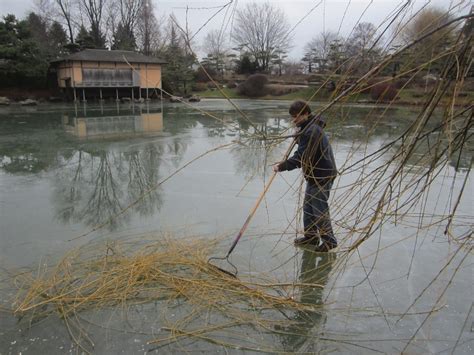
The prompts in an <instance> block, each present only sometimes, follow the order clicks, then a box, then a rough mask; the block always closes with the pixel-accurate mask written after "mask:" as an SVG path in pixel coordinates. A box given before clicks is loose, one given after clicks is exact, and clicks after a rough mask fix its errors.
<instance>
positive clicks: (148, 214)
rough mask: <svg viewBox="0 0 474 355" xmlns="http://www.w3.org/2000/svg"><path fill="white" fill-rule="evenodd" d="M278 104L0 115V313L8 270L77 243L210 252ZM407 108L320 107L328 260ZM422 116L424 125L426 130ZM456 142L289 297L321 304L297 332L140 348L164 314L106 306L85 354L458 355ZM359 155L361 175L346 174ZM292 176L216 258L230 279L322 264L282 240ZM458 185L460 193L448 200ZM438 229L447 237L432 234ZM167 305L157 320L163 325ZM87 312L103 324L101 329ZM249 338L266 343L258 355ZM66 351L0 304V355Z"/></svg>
mask: <svg viewBox="0 0 474 355" xmlns="http://www.w3.org/2000/svg"><path fill="white" fill-rule="evenodd" d="M289 104H290V102H283V101H245V100H238V101H236V105H238V106H239V108H240V109H241V110H242V111H243V115H242V114H241V113H239V112H237V111H236V110H235V108H234V107H233V106H232V105H231V104H229V103H228V102H226V101H224V100H203V101H201V102H200V103H197V104H193V107H188V106H184V105H182V104H169V103H165V104H164V105H163V106H161V105H160V103H156V102H153V103H150V104H146V105H140V106H137V105H135V106H131V105H129V104H117V105H116V104H115V103H114V104H104V105H99V104H89V103H88V104H82V103H81V104H78V105H76V106H74V105H72V104H63V105H41V106H38V107H35V108H20V107H14V106H11V107H6V108H0V247H1V248H0V267H1V268H2V270H3V272H2V274H1V275H2V280H3V282H2V290H1V296H2V305H3V307H4V308H5V309H7V308H8V307H11V302H12V297H13V291H12V287H11V283H10V281H9V277H8V274H11V273H15V270H19V269H20V268H23V267H32V268H36V267H37V265H41V264H44V263H53V262H54V261H55V260H57V259H58V258H59V257H61V256H62V255H63V254H64V253H65V252H67V251H68V250H70V249H71V248H74V247H77V246H81V245H87V244H88V243H91V242H98V241H102V240H103V241H106V240H107V241H108V240H110V241H112V240H120V239H121V238H128V237H130V236H139V235H159V234H163V233H167V234H170V235H173V236H174V237H175V238H187V237H193V236H199V237H202V238H215V237H220V238H223V241H222V245H221V246H220V247H219V248H218V250H216V253H220V254H225V252H226V249H227V248H228V247H229V245H230V243H231V242H232V239H233V238H234V236H235V234H236V233H237V231H238V230H239V229H240V227H241V226H242V224H243V223H244V221H245V219H246V217H247V215H248V213H249V212H250V210H251V209H252V207H253V205H254V203H255V201H256V199H257V197H258V196H259V195H260V193H261V192H262V190H263V189H264V186H265V182H266V181H268V179H269V177H270V175H271V164H273V163H275V162H277V161H279V160H280V159H281V157H282V156H283V154H284V152H285V150H286V147H287V146H288V143H289V142H288V140H287V141H286V142H283V143H281V144H278V145H277V144H275V140H273V139H268V140H265V141H264V140H261V139H258V134H259V133H263V134H265V135H266V136H267V137H274V136H276V135H278V134H281V133H283V132H284V131H285V130H286V129H287V128H288V127H289V124H288V114H287V109H288V106H289ZM317 107H318V106H317V105H316V104H315V105H314V107H313V109H316V108H317ZM417 114H418V111H417V109H415V108H383V107H372V106H367V107H350V106H338V107H335V108H333V109H331V110H330V112H328V113H327V114H326V117H327V118H328V126H327V132H328V134H329V135H330V139H331V142H332V145H333V148H334V151H335V154H336V160H337V162H338V166H339V167H340V170H341V171H342V172H343V174H342V176H340V177H339V178H338V179H337V180H336V183H335V186H334V189H333V193H332V196H331V213H332V217H333V220H334V223H335V225H334V227H335V232H336V235H337V237H338V239H339V240H340V241H341V247H340V250H338V253H337V255H338V256H339V254H341V255H342V254H344V252H345V251H347V249H348V248H349V247H350V246H351V245H352V243H354V241H355V240H356V238H357V237H358V236H359V235H361V234H362V233H363V232H364V231H366V230H362V229H363V228H365V227H366V226H367V220H368V219H370V217H371V214H372V215H373V214H376V213H377V212H376V211H377V202H378V201H379V200H378V198H379V195H380V194H382V192H381V191H382V190H380V191H379V190H377V192H376V193H374V194H373V195H370V194H367V192H366V191H365V190H364V189H366V188H368V186H372V185H370V184H372V183H373V182H372V181H371V180H370V177H371V174H375V173H373V171H372V170H371V169H373V168H375V167H377V166H379V165H380V164H381V163H380V162H385V161H389V160H390V159H392V156H393V153H394V152H395V151H396V149H397V144H394V145H393V146H392V147H391V148H390V149H388V150H384V151H382V152H380V154H379V153H377V151H378V149H380V148H381V147H383V146H384V145H385V144H387V143H389V142H391V141H393V140H395V139H396V138H398V137H399V136H400V135H401V134H403V132H405V130H406V129H407V127H409V125H410V124H411V123H412V122H413V121H414V120H415V117H416V116H417ZM471 120H472V117H471ZM438 121H439V119H437V118H435V119H433V120H432V121H430V122H429V124H428V125H427V127H426V130H427V131H429V130H430V129H432V128H435V127H436V125H438V124H439V122H438ZM470 128H471V133H470V134H472V125H471V127H470ZM433 136H434V133H433ZM432 141H436V137H433V138H432ZM432 141H427V144H426V146H423V145H422V146H420V147H418V148H417V149H418V150H417V152H416V155H414V156H412V158H411V160H408V161H407V162H405V165H404V166H406V167H407V169H408V170H409V171H408V172H407V175H406V177H405V179H408V180H409V179H411V178H412V176H418V175H422V174H423V172H425V171H427V170H428V169H429V165H427V164H426V163H425V162H426V161H428V159H426V160H424V159H423V158H424V157H427V156H430V155H431V154H432V150H431V149H432V148H431V146H430V142H432ZM472 143H473V141H472V138H471V139H470V140H468V141H467V143H466V145H465V149H464V150H463V152H462V154H461V155H459V154H457V155H456V154H455V153H453V152H450V154H448V156H447V164H446V165H444V166H440V167H438V168H437V173H436V174H434V175H433V180H432V181H431V183H430V187H429V189H426V190H424V191H422V192H421V195H420V196H418V197H417V198H418V200H416V201H415V202H413V201H411V200H410V198H409V197H404V198H401V199H400V203H405V202H406V201H408V202H406V206H404V208H405V210H404V215H403V218H401V217H400V216H390V215H388V212H387V215H386V216H385V217H384V224H383V226H380V228H378V229H376V231H375V233H373V234H371V235H370V238H369V239H368V240H367V241H365V242H364V243H362V244H361V246H360V247H359V249H358V251H355V252H353V253H352V254H351V255H350V256H349V257H347V256H346V258H345V260H344V262H343V263H339V264H338V267H334V268H331V267H329V268H325V269H324V270H322V271H321V272H322V274H323V275H322V276H321V275H320V279H319V280H320V281H319V282H320V283H321V282H322V286H323V289H318V290H316V291H315V290H313V292H309V293H308V292H306V293H303V294H301V295H300V300H301V301H302V302H306V303H314V304H318V305H320V304H324V307H325V308H324V309H325V312H323V313H322V314H321V313H318V314H317V315H316V316H315V315H313V316H311V317H302V316H301V315H298V314H295V315H293V320H295V319H297V320H298V321H299V322H300V323H302V324H303V326H301V327H300V328H299V330H298V331H296V332H295V331H294V332H286V333H285V332H282V331H279V332H277V333H276V334H272V333H271V332H267V333H265V334H260V333H257V334H256V333H255V332H253V330H252V328H251V327H247V328H245V329H244V328H242V329H240V330H239V329H234V331H235V332H237V333H239V331H240V332H241V334H239V336H236V337H235V339H238V340H237V341H235V339H234V341H233V343H238V344H240V345H241V348H240V349H238V348H236V347H230V348H226V347H225V346H223V345H218V344H216V343H213V342H210V341H207V340H206V338H204V337H203V338H199V339H198V338H192V339H183V340H180V341H175V342H172V343H170V344H168V345H166V346H164V347H160V348H154V347H153V346H152V345H147V341H149V340H151V339H153V338H154V337H155V335H157V334H159V332H160V327H162V324H160V323H159V322H158V321H157V320H156V319H155V317H154V316H153V315H154V313H155V312H157V308H162V307H164V305H160V304H153V305H143V306H140V307H136V308H135V309H134V310H133V311H131V312H130V314H128V315H127V317H126V318H127V319H123V317H122V316H123V315H122V314H119V313H120V312H108V311H106V310H98V311H97V312H89V313H88V314H85V315H84V317H86V318H87V319H88V320H89V321H90V322H89V323H88V324H87V325H86V328H87V330H88V332H89V336H91V337H92V338H93V341H94V344H95V346H94V350H93V353H97V354H117V353H124V354H143V353H147V352H153V353H155V352H156V353H161V352H165V353H181V352H186V351H192V352H213V353H214V352H215V353H222V354H225V353H236V354H238V353H256V352H307V353H314V352H326V351H327V352H336V353H347V352H355V353H370V352H383V353H399V352H401V351H402V350H403V349H404V348H405V345H406V344H407V343H408V342H409V341H410V340H411V338H412V336H413V335H414V334H416V341H412V342H410V345H409V347H408V348H407V350H406V351H408V352H409V353H420V354H421V353H437V352H441V353H451V352H452V351H453V349H454V352H455V353H459V354H463V353H466V354H468V353H472V351H473V349H472V347H473V346H474V344H473V332H472V331H473V330H472V324H473V312H472V294H473V291H474V290H473V278H472V275H473V273H472V272H473V267H472V255H469V248H472V247H471V245H472V243H470V242H469V244H465V245H464V246H463V248H460V244H462V243H461V242H460V241H459V240H461V239H459V240H457V239H456V236H463V235H466V236H467V238H468V239H470V238H472V235H470V234H468V233H469V231H471V232H472V218H473V207H472V197H471V196H472V193H473V184H472V176H467V174H468V170H469V166H470V161H471V159H472ZM372 153H373V154H374V155H373V157H374V158H373V159H371V160H370V161H368V162H367V164H366V166H365V168H364V169H365V170H364V169H363V170H364V171H361V170H355V169H351V165H352V164H354V163H357V162H358V161H360V159H362V158H363V157H364V156H367V155H370V154H372ZM417 157H419V158H417ZM196 158H198V159H196ZM377 164H378V165H377ZM183 167H184V168H183ZM181 168H183V169H181ZM394 169H395V168H394V167H393V166H390V168H389V169H388V170H387V171H388V172H391V171H393V170H394ZM362 175H364V176H365V177H364V179H361V176H362ZM169 177H170V178H169ZM168 178H169V179H168ZM364 181H366V182H367V185H364ZM300 182H301V176H300V174H299V171H292V172H286V173H282V174H280V175H278V176H277V178H276V179H275V181H274V183H273V184H272V186H271V187H270V189H269V191H268V193H267V195H266V198H265V200H264V201H263V202H262V204H261V206H260V208H259V209H258V211H257V213H256V215H255V216H254V218H253V220H252V222H251V224H250V227H249V229H248V230H247V231H246V233H245V235H244V238H243V239H242V241H241V242H240V243H239V244H238V246H237V248H236V250H235V252H234V254H233V255H232V260H233V262H234V263H235V264H236V265H238V267H239V273H242V274H244V275H245V274H247V275H249V274H252V273H268V274H270V275H272V277H273V278H275V279H278V280H285V281H288V282H297V281H298V280H301V279H302V278H303V279H304V268H306V267H307V264H308V263H310V264H312V268H314V267H315V265H316V266H317V263H321V264H322V263H323V262H325V264H326V265H328V264H329V265H332V263H334V260H332V256H331V257H330V258H329V259H328V258H327V256H317V257H316V256H314V255H311V253H308V252H305V251H303V250H301V249H297V248H295V247H294V246H293V244H292V240H293V239H294V237H295V234H296V232H297V231H298V230H301V228H302V226H301V222H300V220H299V215H298V213H297V212H298V211H297V210H298V206H299V203H300V195H299V188H300ZM356 183H357V188H354V184H356ZM381 185H383V183H381ZM364 186H366V187H364ZM418 187H419V186H417V185H416V184H413V186H408V187H407V188H406V191H409V190H410V189H412V190H413V192H412V195H413V196H417V195H416V193H417V188H418ZM396 188H397V186H396V184H395V186H394V187H393V190H396ZM351 189H352V190H351ZM461 189H464V195H463V196H462V198H461V199H459V200H458V195H459V192H460V191H461ZM355 190H357V192H353V193H350V192H348V191H355ZM407 194H408V192H407ZM371 199H373V200H371ZM412 202H413V204H410V203H412ZM394 204H395V202H394ZM453 208H456V218H454V219H453V220H452V221H451V222H448V218H445V217H446V216H448V215H449V213H450V211H451V210H452V209H453ZM392 209H395V207H393V208H392ZM371 211H372V212H371ZM295 216H297V217H296V218H295ZM447 223H450V230H451V231H452V233H453V235H454V237H453V238H449V234H448V235H445V234H444V231H445V228H446V226H447ZM359 227H360V228H361V230H358V229H357V228H359ZM453 240H454V241H453ZM462 240H466V238H464V239H462ZM470 252H471V253H472V250H471V251H470ZM331 254H332V253H331ZM341 257H343V256H341ZM335 265H336V264H334V266H335ZM302 269H303V270H302ZM321 280H323V281H321ZM447 286H449V287H447ZM412 304H413V305H412ZM410 306H412V307H410ZM179 312H180V311H177V312H174V311H173V312H171V311H170V315H169V316H170V317H171V314H173V317H179ZM405 312H406V313H407V314H404V313H405ZM175 313H176V314H175ZM429 313H432V314H431V315H430V317H428V318H427V315H428V314H429ZM402 315H403V317H402ZM101 318H107V322H106V324H103V323H101V322H100V320H101ZM300 318H301V319H300ZM198 326H199V325H198ZM295 333H296V334H295ZM298 333H299V335H298ZM285 334H286V335H285ZM260 338H261V344H260V343H259V339H260ZM227 340H229V339H227ZM264 344H271V345H272V348H271V350H270V348H268V346H267V345H265V346H264ZM260 345H261V348H260ZM71 350H72V351H73V352H75V351H76V349H75V348H74V344H73V342H72V341H71V339H70V337H69V335H68V332H67V330H66V329H65V326H64V324H63V322H62V321H61V320H60V319H57V318H52V317H51V318H48V319H45V320H42V321H41V322H40V323H38V324H33V325H31V327H30V326H29V324H25V322H18V319H16V318H15V317H13V316H11V315H10V314H9V313H8V312H7V311H6V310H4V311H1V310H0V354H10V353H11V354H18V353H22V354H40V353H44V354H63V353H69V352H70V351H71Z"/></svg>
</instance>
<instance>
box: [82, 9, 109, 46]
mask: <svg viewBox="0 0 474 355" xmlns="http://www.w3.org/2000/svg"><path fill="white" fill-rule="evenodd" d="M106 2H107V0H80V6H81V7H82V9H83V10H84V12H85V14H86V16H87V19H88V20H89V24H90V35H91V36H92V39H93V42H94V44H95V45H96V46H97V47H99V48H100V47H104V45H105V38H104V35H103V34H102V15H103V12H104V5H105V3H106Z"/></svg>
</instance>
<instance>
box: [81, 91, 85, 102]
mask: <svg viewBox="0 0 474 355" xmlns="http://www.w3.org/2000/svg"><path fill="white" fill-rule="evenodd" d="M82 101H83V102H86V89H82Z"/></svg>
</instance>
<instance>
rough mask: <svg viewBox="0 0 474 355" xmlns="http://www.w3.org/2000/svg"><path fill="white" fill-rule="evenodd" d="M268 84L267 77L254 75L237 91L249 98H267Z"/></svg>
mask: <svg viewBox="0 0 474 355" xmlns="http://www.w3.org/2000/svg"><path fill="white" fill-rule="evenodd" d="M267 83H268V79H267V77H266V75H263V74H253V75H250V76H249V77H248V78H247V80H245V81H244V82H243V83H241V84H240V85H239V86H238V87H237V91H238V93H239V94H241V95H245V96H249V97H259V96H265V95H266V94H267V88H266V85H267Z"/></svg>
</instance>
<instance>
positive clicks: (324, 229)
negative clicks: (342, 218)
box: [303, 181, 337, 248]
mask: <svg viewBox="0 0 474 355" xmlns="http://www.w3.org/2000/svg"><path fill="white" fill-rule="evenodd" d="M331 187H332V181H330V182H326V183H325V184H324V185H320V184H318V183H316V182H309V181H308V182H307V183H306V192H305V196H304V205H303V224H304V234H305V236H306V237H310V238H315V241H318V240H319V239H318V238H321V240H322V242H323V243H326V244H327V245H328V246H331V248H333V247H335V246H337V240H336V238H335V237H334V234H333V231H332V226H331V219H330V216H329V205H328V199H329V192H330V191H331Z"/></svg>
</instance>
